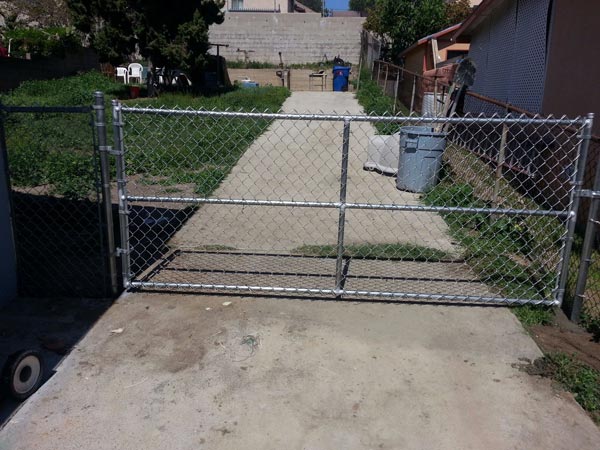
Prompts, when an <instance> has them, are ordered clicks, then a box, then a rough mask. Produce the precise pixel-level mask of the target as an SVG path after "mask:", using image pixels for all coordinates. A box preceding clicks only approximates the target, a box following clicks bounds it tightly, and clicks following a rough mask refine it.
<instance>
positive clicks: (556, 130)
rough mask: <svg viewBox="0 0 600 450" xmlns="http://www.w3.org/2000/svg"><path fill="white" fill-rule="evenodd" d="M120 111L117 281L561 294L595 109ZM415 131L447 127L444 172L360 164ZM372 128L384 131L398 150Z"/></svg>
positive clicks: (491, 299) (231, 288) (116, 110)
mask: <svg viewBox="0 0 600 450" xmlns="http://www.w3.org/2000/svg"><path fill="white" fill-rule="evenodd" d="M113 118H114V139H115V143H114V151H113V153H114V154H115V155H116V170H117V186H118V196H119V213H120V224H121V243H122V244H121V248H119V249H118V250H117V251H118V253H119V254H120V256H121V262H122V274H123V280H124V285H125V287H126V288H149V289H167V290H178V289H192V290H201V291H207V292H238V293H263V294H264V293H284V294H288V295H312V296H319V295H324V296H336V297H338V298H380V299H407V300H428V301H444V302H473V303H499V304H525V303H532V304H544V305H557V304H560V303H561V302H562V298H563V294H564V286H565V280H566V270H565V268H566V267H568V262H569V258H570V251H571V243H572V240H573V234H574V229H575V228H574V227H575V218H576V214H577V208H578V203H579V196H578V195H576V193H578V192H579V191H580V190H581V179H582V173H583V170H582V168H583V167H584V164H585V156H586V153H587V142H588V138H589V134H590V129H591V122H592V119H591V117H588V118H585V119H574V120H569V119H564V118H563V119H554V118H541V117H540V118H534V119H531V118H525V117H503V118H501V117H492V118H489V117H488V118H485V117H466V118H451V119H450V118H443V119H433V118H423V117H372V116H357V115H332V114H271V113H244V112H230V111H203V110H180V109H160V108H159V109H156V108H145V107H129V106H123V105H121V104H119V103H118V102H114V103H113ZM408 125H410V126H416V125H425V126H429V127H437V128H438V129H440V130H442V131H443V132H444V133H446V147H445V150H444V152H443V164H442V168H441V173H440V174H439V176H437V177H438V178H439V182H438V183H437V184H435V182H434V183H432V186H433V187H431V188H430V189H427V190H426V191H425V192H421V193H413V192H406V191H401V190H399V189H397V188H396V179H395V178H394V177H390V176H385V174H382V173H380V172H381V171H379V170H369V171H368V170H365V168H370V169H373V167H372V166H369V165H368V164H366V165H365V163H366V162H367V161H368V160H369V159H373V158H375V159H377V158H380V159H382V160H384V159H386V158H387V160H388V161H389V159H390V158H391V159H392V160H393V158H394V157H393V155H390V154H389V150H390V148H391V149H392V150H393V151H392V153H394V151H396V152H397V148H398V139H399V138H398V136H397V135H394V134H392V133H393V132H395V131H397V130H398V129H399V128H400V127H401V126H408ZM378 132H383V133H386V132H387V133H389V134H391V136H389V137H388V138H387V141H386V142H388V143H389V142H391V144H390V145H391V147H390V146H388V147H386V145H383V146H382V145H381V143H382V142H384V141H385V139H384V138H383V137H381V136H377V133H378ZM381 149H383V151H384V152H385V151H388V154H385V155H384V154H383V153H381V154H378V152H379V151H381ZM386 149H387V150H386ZM396 158H397V155H396ZM390 164H391V165H393V163H390ZM422 167H424V166H415V168H414V170H413V172H414V173H413V175H416V176H419V173H420V172H419V171H420V170H421V168H422ZM375 169H377V167H375ZM384 172H385V171H384ZM420 175H421V176H423V177H424V176H425V175H424V173H422V174H420ZM434 178H435V176H434ZM430 181H431V180H430Z"/></svg>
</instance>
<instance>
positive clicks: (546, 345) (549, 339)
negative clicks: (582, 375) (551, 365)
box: [529, 324, 600, 371]
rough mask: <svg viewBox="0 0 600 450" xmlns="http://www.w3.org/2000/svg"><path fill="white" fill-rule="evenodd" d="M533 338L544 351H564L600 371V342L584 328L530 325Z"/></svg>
mask: <svg viewBox="0 0 600 450" xmlns="http://www.w3.org/2000/svg"><path fill="white" fill-rule="evenodd" d="M529 330H530V332H531V335H532V337H533V339H534V340H535V341H536V343H537V344H538V345H539V346H540V348H541V349H542V351H543V352H544V353H555V352H563V353H567V354H569V355H573V356H574V357H575V358H576V359H578V360H579V361H581V362H583V363H585V364H587V365H589V366H590V367H593V368H594V369H596V370H598V371H600V343H597V342H594V336H593V335H592V334H591V333H586V332H585V331H582V330H577V331H575V330H570V329H566V328H564V327H563V326H561V325H559V324H557V325H554V326H542V325H535V326H533V327H530V329H529Z"/></svg>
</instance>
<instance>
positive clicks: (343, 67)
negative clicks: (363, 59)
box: [333, 66, 350, 72]
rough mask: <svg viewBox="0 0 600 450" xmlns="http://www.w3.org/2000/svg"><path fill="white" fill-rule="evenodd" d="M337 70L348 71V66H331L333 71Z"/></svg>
mask: <svg viewBox="0 0 600 450" xmlns="http://www.w3.org/2000/svg"><path fill="white" fill-rule="evenodd" d="M338 70H342V71H346V72H350V67H348V66H333V71H334V72H337V71H338Z"/></svg>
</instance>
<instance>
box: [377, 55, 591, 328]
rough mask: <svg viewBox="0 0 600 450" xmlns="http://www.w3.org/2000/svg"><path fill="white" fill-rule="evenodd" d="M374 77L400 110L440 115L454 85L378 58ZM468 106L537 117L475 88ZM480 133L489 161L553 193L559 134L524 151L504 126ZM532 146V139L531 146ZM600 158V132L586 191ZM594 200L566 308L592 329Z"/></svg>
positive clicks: (585, 208)
mask: <svg viewBox="0 0 600 450" xmlns="http://www.w3.org/2000/svg"><path fill="white" fill-rule="evenodd" d="M372 77H373V79H374V80H376V82H377V84H378V85H379V86H380V87H381V89H382V91H383V92H384V94H385V95H387V96H388V97H390V98H394V99H395V104H396V105H397V107H396V110H397V111H405V112H410V113H418V114H424V115H434V116H437V115H440V114H442V107H441V106H440V105H441V104H442V100H443V99H444V98H445V95H446V93H447V92H448V89H449V86H448V84H447V83H444V82H443V80H440V79H437V81H436V78H433V77H430V76H424V75H419V74H416V73H412V72H409V71H407V70H406V69H404V68H402V67H399V66H396V65H394V64H391V63H388V62H384V61H375V62H374V64H373V72H372ZM435 99H438V101H435ZM462 109H463V110H464V111H467V112H471V113H477V114H481V115H484V116H486V117H493V116H506V115H512V116H515V117H516V116H523V117H530V118H532V117H536V116H535V114H533V113H531V112H530V111H527V110H524V109H522V108H518V107H516V106H514V105H510V104H507V103H504V102H500V101H498V100H495V99H492V98H489V97H485V96H482V95H480V94H477V93H476V92H471V91H467V94H466V96H465V99H464V105H463V106H462ZM578 131H579V130H577V129H571V130H569V129H565V132H564V133H565V134H570V135H573V134H576V133H577V132H578ZM478 134H479V135H478V136H477V137H476V139H474V140H471V143H473V142H475V143H476V145H475V146H473V145H470V144H469V143H465V144H466V146H467V147H469V148H470V149H471V150H472V151H473V152H474V153H477V154H478V155H479V157H481V158H482V159H484V160H485V159H487V160H488V163H489V164H498V158H499V157H500V159H501V161H500V163H501V165H502V166H503V170H508V171H512V172H519V173H521V174H522V176H525V177H526V178H528V179H529V180H530V181H529V182H530V183H533V185H534V188H535V189H538V190H542V191H545V192H547V195H550V196H552V195H553V194H552V190H551V189H552V188H551V185H552V183H553V181H554V180H555V178H556V177H554V176H550V177H547V176H546V174H545V172H546V171H547V169H548V164H547V163H546V161H547V160H546V158H554V156H553V153H554V151H555V150H556V148H557V147H559V146H560V145H561V143H560V139H557V138H556V137H555V136H554V135H549V136H546V137H544V138H543V139H542V140H538V142H537V143H535V145H536V146H537V149H536V150H535V151H533V152H531V151H526V152H522V151H521V150H522V149H521V148H520V147H521V146H517V147H515V146H514V145H513V146H512V147H513V148H511V145H508V146H506V145H505V146H501V145H500V144H501V142H502V130H501V129H497V130H495V131H494V130H490V129H487V130H483V129H482V130H480V131H479V133H478ZM530 146H531V143H530V144H529V145H528V146H527V147H530ZM501 147H502V148H504V150H505V151H504V152H503V153H502V152H499V150H500V148H501ZM532 156H533V157H532ZM599 159H600V137H599V136H591V137H590V141H589V157H588V164H586V167H585V169H584V172H583V189H584V190H593V186H594V179H595V174H596V167H597V164H598V160H599ZM494 161H495V162H494ZM551 164H552V163H551ZM564 170H565V171H566V173H567V174H569V173H571V172H572V171H574V170H575V168H574V167H573V166H572V165H571V166H569V167H566V168H564ZM559 195H562V194H559ZM593 201H594V200H592V199H590V198H589V197H583V198H582V199H581V207H580V208H579V211H578V217H577V233H576V235H575V237H574V253H575V254H574V257H573V258H572V260H571V266H570V268H569V276H568V283H567V286H566V294H565V304H564V310H565V312H566V313H567V314H568V315H569V316H570V317H571V318H572V319H573V320H574V321H581V322H582V323H583V324H584V325H586V326H587V327H588V328H591V329H600V263H599V262H598V261H599V260H600V257H599V256H600V253H599V248H600V239H598V237H597V236H596V222H595V221H597V220H598V217H596V216H597V214H596V213H595V212H593V214H592V216H589V214H588V213H589V211H590V207H591V206H592V204H593ZM588 227H591V229H590V233H591V234H588V240H590V242H592V244H593V245H592V248H591V250H588V251H585V245H584V240H585V239H584V238H585V236H586V229H587V228H588ZM587 253H589V256H587ZM578 280H579V287H578Z"/></svg>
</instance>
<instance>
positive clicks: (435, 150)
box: [396, 127, 446, 192]
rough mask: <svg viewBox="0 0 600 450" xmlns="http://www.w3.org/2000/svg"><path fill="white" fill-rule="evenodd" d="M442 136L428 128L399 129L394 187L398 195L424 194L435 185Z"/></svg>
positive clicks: (443, 134)
mask: <svg viewBox="0 0 600 450" xmlns="http://www.w3.org/2000/svg"><path fill="white" fill-rule="evenodd" d="M445 148H446V133H436V132H435V131H433V129H432V128H431V127H402V128H400V157H399V158H398V176H397V178H396V187H397V188H398V189H400V190H402V191H409V192H425V191H426V190H428V189H430V188H432V187H433V186H435V185H436V184H437V182H438V177H439V172H440V168H441V167H442V154H443V153H444V149H445Z"/></svg>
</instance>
